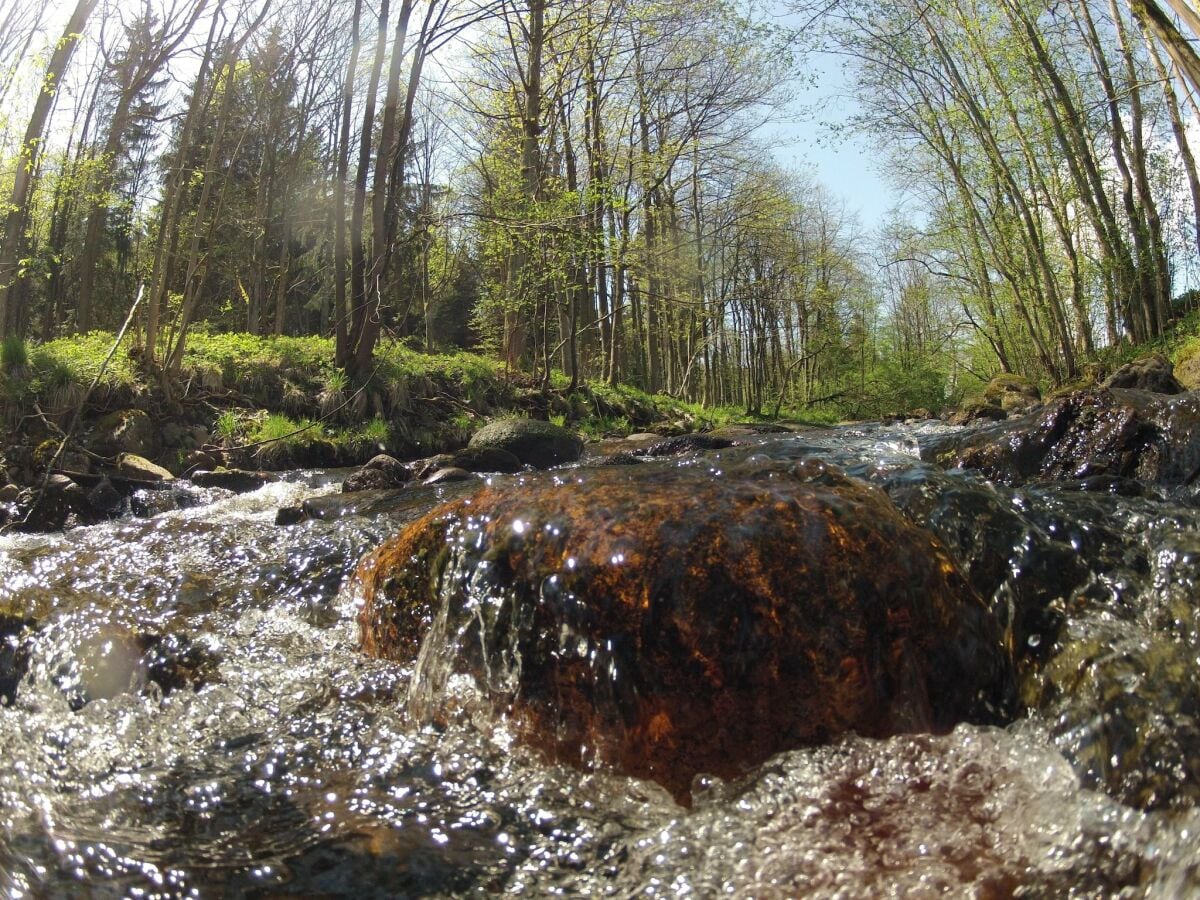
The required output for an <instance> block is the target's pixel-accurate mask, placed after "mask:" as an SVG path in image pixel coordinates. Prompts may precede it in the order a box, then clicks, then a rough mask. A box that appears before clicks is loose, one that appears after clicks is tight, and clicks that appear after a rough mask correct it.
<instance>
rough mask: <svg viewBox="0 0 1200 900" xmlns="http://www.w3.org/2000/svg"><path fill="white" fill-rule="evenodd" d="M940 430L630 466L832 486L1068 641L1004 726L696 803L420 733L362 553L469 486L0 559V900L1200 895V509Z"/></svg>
mask: <svg viewBox="0 0 1200 900" xmlns="http://www.w3.org/2000/svg"><path fill="white" fill-rule="evenodd" d="M947 432H948V429H947V427H946V426H942V425H939V424H935V423H926V424H921V425H914V426H903V425H898V426H882V425H866V426H857V427H843V428H840V429H833V430H813V431H809V432H804V433H800V434H793V435H769V436H767V435H764V436H761V437H758V438H755V439H753V440H752V441H751V442H750V444H749V446H741V447H736V448H732V449H728V450H721V451H709V452H706V453H702V454H693V455H691V456H687V457H684V458H681V459H672V460H655V461H645V462H643V463H642V465H644V466H663V467H666V466H678V465H686V466H699V467H708V469H709V470H711V473H712V477H713V478H721V477H725V475H724V470H725V468H727V467H728V466H729V465H730V464H731V463H732V462H735V461H736V462H747V461H748V462H751V463H752V462H753V461H754V460H756V459H764V460H766V459H779V460H799V459H804V458H809V457H819V458H821V459H824V460H828V461H830V462H832V463H834V464H836V465H838V466H840V467H841V468H843V469H844V470H845V471H847V472H848V473H849V474H851V475H855V476H858V477H861V478H865V479H867V480H869V481H872V482H874V483H876V484H878V485H880V486H882V487H883V488H884V489H885V490H886V491H887V492H888V493H889V495H891V497H892V498H893V500H894V501H895V502H896V503H897V505H898V506H900V508H901V509H902V510H903V511H904V512H905V513H906V514H907V515H909V516H910V517H911V518H913V519H914V520H916V521H918V523H919V524H923V525H927V526H928V527H930V528H931V529H932V530H934V531H935V533H937V534H938V535H939V536H940V537H942V538H943V540H944V541H945V542H946V544H947V546H948V547H949V548H950V549H951V551H952V553H954V554H956V555H957V556H958V558H959V562H960V565H962V566H963V567H964V568H970V569H972V571H973V572H974V574H975V575H976V576H977V577H978V578H980V579H982V580H983V581H985V582H987V584H988V585H989V588H988V589H989V591H991V593H992V595H993V596H992V602H993V604H997V603H999V604H1001V605H1004V604H1008V606H1009V607H1011V608H1013V609H1019V608H1025V607H1030V608H1034V609H1036V610H1040V611H1041V614H1044V615H1050V616H1055V615H1057V616H1060V617H1062V618H1063V620H1064V623H1065V624H1063V625H1062V627H1061V631H1060V632H1059V635H1058V637H1057V639H1056V643H1055V645H1054V646H1053V647H1049V646H1041V647H1039V646H1037V644H1038V642H1039V641H1041V640H1042V638H1041V637H1040V635H1041V634H1042V632H1041V631H1039V630H1038V629H1036V628H1025V627H1024V626H1022V625H1021V624H1020V623H1017V625H1016V626H1014V629H1015V633H1017V634H1018V635H1020V636H1021V639H1022V640H1024V641H1026V642H1027V643H1028V645H1029V646H1028V647H1027V650H1028V653H1029V655H1030V658H1032V659H1035V660H1037V661H1038V662H1037V666H1036V673H1035V674H1033V675H1030V676H1028V677H1027V678H1026V679H1025V680H1024V683H1023V685H1022V702H1023V703H1024V708H1025V709H1027V710H1028V713H1027V714H1026V715H1022V716H1021V717H1019V718H1018V720H1017V721H1016V722H1014V723H1013V724H1011V725H1008V726H1007V727H1004V728H995V727H982V726H970V725H960V726H958V727H957V728H955V729H954V730H953V731H952V732H951V733H949V734H944V735H924V734H916V735H901V736H897V737H892V738H889V739H866V738H861V737H856V736H853V735H851V736H848V737H844V738H842V739H840V740H838V741H836V742H834V743H832V744H830V745H827V746H822V747H816V748H808V749H799V750H794V751H790V752H786V753H782V754H777V755H776V756H774V757H772V758H771V759H769V760H768V761H767V762H766V763H764V764H763V765H761V766H759V767H758V768H757V769H756V770H754V771H753V772H751V773H750V774H749V775H747V776H745V777H743V778H741V779H739V780H736V781H730V782H725V781H721V780H719V779H717V778H706V777H699V778H698V779H697V780H696V781H695V782H694V784H693V798H692V805H691V807H690V808H685V807H682V806H680V805H678V804H677V803H676V802H675V801H674V800H673V799H672V797H671V795H670V794H668V793H667V792H666V791H665V790H664V789H663V788H662V787H660V786H659V785H657V784H654V783H652V782H648V781H639V780H637V779H633V778H628V777H623V776H621V775H618V774H616V773H613V772H606V771H596V772H590V773H589V772H580V771H577V770H576V769H573V768H570V767H567V766H561V765H551V764H548V763H547V762H545V761H544V760H543V759H541V758H539V756H538V755H537V754H536V753H534V752H533V751H531V750H528V749H525V748H523V747H522V746H521V745H520V744H519V743H514V742H513V741H511V740H509V739H508V737H507V736H506V733H505V731H504V729H503V727H501V726H498V727H497V728H496V729H495V730H494V731H492V732H490V733H484V732H482V731H480V730H479V729H477V728H475V727H473V726H472V725H470V724H469V723H467V722H465V721H463V722H460V721H457V720H452V721H450V722H448V723H445V724H443V725H439V727H437V728H435V727H432V726H419V725H417V724H414V723H413V722H411V721H410V720H409V719H408V717H407V716H406V713H405V703H406V698H407V697H408V693H409V682H410V680H411V678H412V674H413V673H412V668H411V667H406V666H402V665H398V664H395V663H391V662H386V661H383V660H379V659H373V658H370V657H368V656H366V655H364V654H363V653H361V652H360V651H359V649H358V645H359V636H358V626H357V622H356V615H357V611H358V609H359V606H360V604H361V602H362V589H361V585H359V584H357V583H356V579H355V578H354V577H353V574H354V571H355V567H356V565H357V563H358V560H359V559H360V558H361V557H362V555H363V554H364V553H365V552H367V551H368V550H370V549H372V548H373V547H375V546H376V545H378V544H379V543H380V542H381V541H383V540H384V539H385V538H387V537H389V536H391V535H393V534H394V533H395V532H396V531H397V530H398V529H399V528H401V527H402V526H403V525H404V524H405V523H407V522H410V521H412V520H414V519H416V518H417V517H418V516H420V515H423V514H424V513H425V512H427V511H429V510H430V509H432V508H433V507H434V506H435V505H436V504H438V503H439V502H441V501H443V500H446V499H449V498H453V497H457V496H460V495H461V494H462V493H463V492H464V491H468V490H470V485H464V484H448V485H439V486H433V487H417V488H409V489H406V490H405V491H403V492H401V493H399V494H397V495H396V496H395V498H393V499H392V500H390V501H389V502H388V503H386V504H376V508H375V509H373V510H372V513H371V514H370V515H347V516H344V517H341V518H336V519H310V520H307V521H304V522H301V523H300V524H297V525H293V526H287V527H283V526H277V525H276V524H275V515H276V512H277V511H278V510H279V509H280V508H281V507H284V506H293V505H296V504H298V503H300V502H301V501H303V500H305V499H307V498H314V497H319V496H321V495H326V494H331V493H334V492H336V491H337V490H338V488H339V485H340V482H341V478H342V477H344V474H345V473H324V472H296V473H291V474H290V475H288V476H287V477H286V478H285V480H283V481H281V482H278V483H274V484H269V485H267V486H265V487H263V488H261V489H260V490H258V491H255V492H253V493H250V494H243V495H232V494H230V493H228V492H224V491H219V490H209V491H207V492H204V495H203V498H202V499H203V500H204V501H205V502H204V503H202V504H201V505H198V506H195V507H192V508H188V509H174V510H168V511H165V512H161V513H159V514H157V515H154V516H152V517H149V518H135V517H126V518H123V519H120V520H117V521H114V522H111V523H108V524H105V525H99V526H94V527H89V528H77V529H74V530H71V531H68V532H66V533H65V534H62V533H60V534H47V535H4V536H0V612H3V613H6V614H7V615H8V616H9V618H10V619H11V618H12V617H17V618H28V619H31V620H34V621H35V622H36V623H37V627H36V628H35V629H33V630H32V631H30V632H26V633H27V634H31V635H32V636H31V637H29V638H27V639H25V638H13V639H12V640H11V641H10V642H9V643H8V644H4V645H0V672H2V671H3V668H4V666H5V665H11V664H12V661H13V659H14V658H15V655H17V654H21V653H27V656H28V666H27V673H26V674H25V676H24V677H23V678H22V679H21V680H20V682H19V684H16V685H15V687H14V693H15V697H13V698H12V702H11V704H8V705H0V759H2V760H3V764H2V766H0V892H2V893H3V894H4V895H5V896H9V897H27V896H35V897H36V896H46V895H52V896H66V895H78V894H81V893H83V894H87V895H91V896H100V897H110V896H111V897H126V896H128V897H139V898H149V897H190V896H198V897H207V896H263V897H267V896H281V895H293V894H306V895H311V894H323V895H336V896H343V895H353V896H355V897H357V898H367V897H394V896H455V897H459V896H473V895H483V894H493V893H508V894H519V895H525V896H533V897H541V896H546V895H555V894H570V895H584V896H620V897H627V896H633V895H639V896H651V897H653V896H698V897H712V896H718V895H729V896H753V897H781V898H782V897H795V896H816V897H846V898H851V897H864V896H879V897H886V896H897V897H898V896H904V897H925V896H929V897H933V896H943V895H946V894H947V893H948V894H950V895H952V896H972V897H1007V896H1014V895H1016V896H1023V897H1065V896H1078V897H1095V896H1129V897H1135V896H1136V897H1141V896H1149V897H1178V896H1185V895H1189V894H1196V893H1198V892H1200V813H1198V812H1197V809H1196V801H1197V800H1198V799H1200V759H1198V757H1200V721H1198V717H1200V699H1198V698H1200V627H1198V624H1197V623H1198V622H1200V618H1198V616H1197V612H1196V609H1195V607H1196V605H1197V604H1196V599H1197V582H1198V581H1200V510H1197V509H1195V508H1192V507H1191V506H1184V505H1178V504H1175V503H1172V502H1169V501H1167V500H1164V499H1162V498H1161V497H1158V496H1156V495H1154V494H1153V493H1152V492H1145V491H1138V490H1137V489H1136V488H1135V486H1130V485H1124V484H1119V483H1112V484H1102V485H1097V484H1086V485H1082V484H1057V485H1041V486H1037V487H1029V488H1022V489H1009V488H1000V487H995V486H993V485H990V484H988V483H986V482H984V481H983V480H982V479H980V478H979V477H978V476H976V475H972V474H969V473H964V472H960V471H951V472H943V471H941V470H939V469H938V468H936V467H935V466H933V465H932V464H930V463H928V462H923V461H922V459H921V450H922V448H923V447H928V446H930V445H932V444H933V443H936V441H938V440H939V439H942V438H943V437H944V435H945V434H946V433H947ZM497 477H505V478H519V477H520V476H497ZM985 570H986V571H985ZM981 593H983V592H982V591H981ZM1029 598H1034V600H1030V599H1029ZM1023 604H1024V606H1023ZM1015 615H1017V614H1016V613H1014V616H1015ZM1026 632H1028V634H1026ZM20 640H27V642H28V643H27V645H24V646H19V645H18V641H20ZM5 654H7V656H5ZM779 702H786V698H782V697H781V698H779Z"/></svg>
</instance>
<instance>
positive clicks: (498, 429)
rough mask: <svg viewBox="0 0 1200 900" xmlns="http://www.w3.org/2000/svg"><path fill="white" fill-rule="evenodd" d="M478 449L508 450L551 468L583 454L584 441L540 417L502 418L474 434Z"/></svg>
mask: <svg viewBox="0 0 1200 900" xmlns="http://www.w3.org/2000/svg"><path fill="white" fill-rule="evenodd" d="M468 446H470V447H472V448H475V449H483V448H494V449H499V450H506V451H508V452H509V453H511V454H512V455H513V456H515V457H516V458H517V459H519V460H520V461H521V463H522V464H524V465H530V466H533V467H534V468H535V469H548V468H550V467H551V466H557V465H561V464H562V463H569V462H575V460H577V459H579V457H580V456H581V455H582V454H583V441H582V440H580V438H579V435H577V434H575V432H573V431H568V430H567V429H566V428H563V427H561V426H559V425H555V424H553V423H552V422H543V421H541V420H539V419H500V420H498V421H496V422H492V423H490V424H488V425H485V426H483V428H481V429H479V430H478V431H477V432H475V434H473V435H472V436H471V441H470V444H469V445H468Z"/></svg>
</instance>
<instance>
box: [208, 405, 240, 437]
mask: <svg viewBox="0 0 1200 900" xmlns="http://www.w3.org/2000/svg"><path fill="white" fill-rule="evenodd" d="M213 429H214V430H215V431H216V433H217V436H218V437H220V438H221V440H223V441H225V442H226V443H233V442H234V441H235V440H236V439H237V436H238V434H239V433H240V432H241V429H242V422H241V417H240V416H238V414H237V413H236V412H234V411H233V410H231V409H227V410H225V411H224V412H223V413H221V415H219V416H217V421H216V422H215V423H214V425H213Z"/></svg>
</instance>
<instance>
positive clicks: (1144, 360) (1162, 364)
mask: <svg viewBox="0 0 1200 900" xmlns="http://www.w3.org/2000/svg"><path fill="white" fill-rule="evenodd" d="M1101 386H1102V387H1106V388H1132V389H1133V390H1138V391H1150V392H1152V393H1155V394H1182V393H1183V391H1184V387H1183V385H1182V384H1180V383H1179V382H1178V381H1177V380H1176V378H1175V375H1174V373H1173V372H1172V370H1171V362H1170V360H1168V359H1167V358H1166V357H1165V356H1163V355H1162V354H1161V353H1151V354H1149V355H1148V356H1141V357H1138V358H1137V359H1135V360H1134V361H1133V362H1128V363H1125V365H1123V366H1121V367H1120V368H1119V369H1117V371H1115V372H1113V373H1112V374H1111V375H1109V376H1108V378H1106V379H1105V380H1104V382H1103V384H1102V385H1101Z"/></svg>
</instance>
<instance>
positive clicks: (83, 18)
mask: <svg viewBox="0 0 1200 900" xmlns="http://www.w3.org/2000/svg"><path fill="white" fill-rule="evenodd" d="M98 2H99V0H79V2H78V3H77V4H76V5H75V10H74V12H72V13H71V18H70V20H68V22H67V26H66V28H65V29H64V30H63V36H62V38H60V39H59V41H58V44H57V45H56V46H55V48H54V53H53V55H51V57H50V62H49V63H47V65H46V71H45V74H44V75H43V76H42V86H41V90H39V91H38V95H37V100H36V102H35V103H34V106H33V113H32V114H31V115H30V117H29V124H28V125H27V126H26V127H25V137H24V140H23V141H22V142H21V157H20V158H19V159H18V162H17V168H16V173H15V175H14V177H13V189H12V195H11V197H10V199H9V206H8V215H7V216H6V218H5V222H4V246H3V247H2V248H0V339H3V338H5V337H7V336H8V335H9V334H10V333H13V332H10V330H9V327H8V323H9V320H10V319H18V320H19V319H21V318H23V317H22V316H20V315H14V313H15V310H13V309H10V302H9V297H10V294H11V293H12V288H13V284H14V282H15V281H16V280H17V277H18V267H19V265H20V260H21V248H22V245H23V243H24V240H23V239H24V235H25V227H26V224H27V222H28V221H29V205H30V201H31V199H32V197H33V191H34V187H35V176H34V173H35V171H36V168H35V167H36V165H37V161H38V159H37V158H38V153H39V151H40V150H41V145H42V141H43V139H44V138H45V134H46V123H47V121H48V120H49V118H50V110H51V109H52V108H53V106H54V98H55V96H56V94H57V91H58V87H57V86H58V85H59V84H61V83H62V78H63V74H64V73H65V72H66V70H67V64H68V63H69V62H70V61H71V55H72V54H73V53H74V52H75V46H76V44H78V43H79V36H80V35H81V34H82V32H83V29H84V27H85V26H86V25H87V20H88V17H89V16H91V14H92V10H94V9H95V8H96V4H97V3H98ZM17 333H19V332H17Z"/></svg>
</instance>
